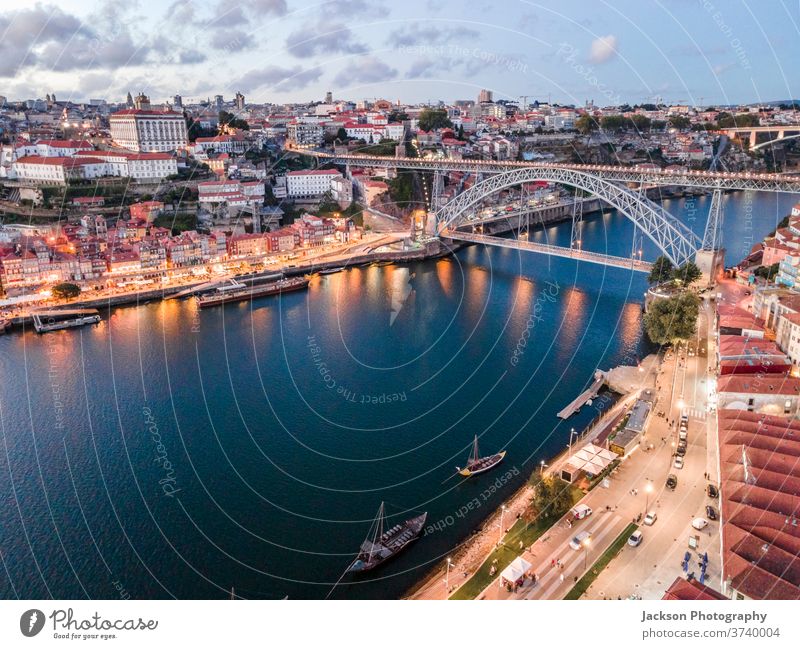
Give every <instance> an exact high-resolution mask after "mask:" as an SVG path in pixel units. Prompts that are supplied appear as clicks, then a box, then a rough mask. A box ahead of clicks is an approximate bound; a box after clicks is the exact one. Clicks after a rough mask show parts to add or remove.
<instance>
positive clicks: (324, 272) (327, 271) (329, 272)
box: [319, 266, 344, 275]
mask: <svg viewBox="0 0 800 649" xmlns="http://www.w3.org/2000/svg"><path fill="white" fill-rule="evenodd" d="M343 270H344V266H339V267H338V268H326V269H325V270H321V271H319V274H320V275H333V274H334V273H341V272H342V271H343Z"/></svg>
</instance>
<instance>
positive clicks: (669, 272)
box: [647, 255, 675, 284]
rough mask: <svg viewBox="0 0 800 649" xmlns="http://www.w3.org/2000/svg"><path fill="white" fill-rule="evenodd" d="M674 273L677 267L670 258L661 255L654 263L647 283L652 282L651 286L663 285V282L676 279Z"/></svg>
mask: <svg viewBox="0 0 800 649" xmlns="http://www.w3.org/2000/svg"><path fill="white" fill-rule="evenodd" d="M674 273H675V267H674V266H673V265H672V262H671V261H670V260H669V257H667V256H665V255H661V256H660V257H659V258H658V259H656V260H655V261H654V262H653V268H652V269H651V270H650V274H649V275H648V276H647V281H648V282H650V284H661V283H662V282H666V281H669V280H671V279H672V278H673V277H674Z"/></svg>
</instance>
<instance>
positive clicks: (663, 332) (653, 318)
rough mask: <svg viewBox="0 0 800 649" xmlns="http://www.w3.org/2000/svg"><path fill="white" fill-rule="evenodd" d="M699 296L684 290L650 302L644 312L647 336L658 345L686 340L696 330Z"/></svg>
mask: <svg viewBox="0 0 800 649" xmlns="http://www.w3.org/2000/svg"><path fill="white" fill-rule="evenodd" d="M699 312H700V298H698V297H697V295H695V294H694V293H691V292H689V291H685V292H683V293H680V294H678V295H674V296H672V297H666V298H659V299H657V300H654V301H653V302H651V303H650V306H648V307H647V313H645V314H644V328H645V331H646V332H647V337H648V338H649V339H650V340H651V341H653V342H654V343H656V344H658V345H666V344H668V343H674V342H677V341H679V340H688V339H689V338H691V337H692V336H694V335H695V333H696V331H697V315H698V313H699Z"/></svg>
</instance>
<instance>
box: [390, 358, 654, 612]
mask: <svg viewBox="0 0 800 649" xmlns="http://www.w3.org/2000/svg"><path fill="white" fill-rule="evenodd" d="M659 361H660V359H659V358H658V357H657V356H655V355H651V356H648V357H647V358H645V359H644V360H643V361H642V363H641V367H645V368H647V369H646V371H645V372H644V373H640V372H639V369H638V367H637V368H631V367H628V366H619V367H616V368H613V369H612V370H610V371H609V372H608V373H607V374H612V373H614V374H616V375H617V376H619V375H625V376H626V377H630V376H636V375H638V376H640V377H641V378H640V385H639V386H633V385H632V382H631V383H628V385H629V387H630V388H631V390H630V391H629V392H627V393H626V394H624V395H622V396H620V397H619V399H618V400H617V402H616V403H615V404H614V405H613V406H612V407H611V408H609V409H608V410H607V411H606V412H605V413H603V415H602V416H601V417H600V418H599V419H597V420H595V421H594V422H592V423H591V424H589V426H587V427H586V429H585V430H584V431H583V432H582V433H581V434H580V436H579V437H578V440H577V441H576V442H575V444H574V446H575V447H578V445H579V444H585V443H589V442H592V443H595V444H598V445H603V443H604V442H605V440H606V438H607V437H608V435H609V434H610V433H611V431H612V430H613V429H614V427H615V426H616V424H617V423H618V422H619V421H620V419H621V418H622V416H623V415H624V413H625V411H626V410H627V409H628V408H629V407H630V406H632V405H633V403H634V401H635V400H636V399H637V398H638V396H639V394H640V391H641V389H642V388H643V387H645V385H647V384H649V383H650V382H652V383H653V384H655V376H656V374H657V373H658V372H659V371H660V363H659ZM629 381H630V379H629ZM606 398H608V397H607V396H606ZM571 452H572V451H571V449H565V450H564V451H562V452H561V453H559V454H558V455H557V456H556V457H555V458H553V459H552V460H551V461H550V463H549V464H548V465H546V466H547V468H546V470H545V473H546V474H551V475H552V474H555V475H557V474H558V472H559V471H560V467H561V465H562V464H563V463H564V462H565V461H566V460H567V459H568V458H569V457H570V454H571ZM538 470H540V469H534V471H538ZM532 497H533V487H532V486H531V484H530V482H529V481H526V482H525V484H524V485H522V486H521V487H520V488H519V489H518V490H517V491H516V492H514V494H513V495H512V496H511V497H510V498H509V499H508V500H507V501H505V502H504V503H503V504H502V505H501V506H500V507H498V508H497V509H496V510H494V511H493V512H491V513H490V514H489V515H488V516H487V517H486V519H485V520H484V522H483V524H482V526H481V530H480V532H478V533H476V534H473V535H472V536H470V537H468V538H467V539H465V540H464V541H463V542H462V543H461V544H460V545H459V547H458V550H456V551H455V552H454V553H453V555H452V556H451V557H449V559H450V560H451V564H450V571H449V574H450V577H449V580H448V581H449V583H448V584H447V588H445V584H444V579H445V577H444V575H445V574H446V572H447V561H446V560H445V561H442V562H439V564H437V565H436V567H435V568H433V569H432V570H430V571H429V572H428V573H427V574H426V575H425V576H424V577H423V578H422V579H420V580H419V582H417V583H416V584H415V585H414V586H413V587H412V588H411V589H409V590H408V591H407V593H406V594H405V595H404V596H403V599H448V598H449V597H450V596H451V595H453V594H454V593H455V592H457V591H458V589H459V588H461V587H462V586H463V585H464V584H465V583H466V582H468V581H469V580H470V579H471V578H472V577H473V575H475V574H476V573H477V572H478V571H479V570H480V568H481V566H483V564H484V563H485V562H486V561H487V560H488V558H489V557H490V556H491V553H492V552H493V551H494V550H495V548H496V547H497V545H498V542H499V541H500V540H501V539H502V538H503V537H504V536H505V535H506V533H507V532H509V531H510V530H511V529H512V528H513V527H514V525H515V523H516V522H517V521H518V520H519V519H521V518H522V516H523V514H524V512H525V510H526V509H527V507H528V504H529V503H530V500H531V498H532ZM501 520H502V522H503V525H502V527H503V529H502V531H501V529H500V528H501ZM545 534H547V530H544V531H543V532H542V535H545ZM524 547H525V544H523V547H521V548H519V550H520V551H522V550H523V549H524ZM512 549H516V548H512Z"/></svg>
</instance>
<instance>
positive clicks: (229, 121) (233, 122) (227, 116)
mask: <svg viewBox="0 0 800 649" xmlns="http://www.w3.org/2000/svg"><path fill="white" fill-rule="evenodd" d="M219 127H220V130H222V128H223V127H227V128H231V129H234V128H239V129H241V130H243V131H249V130H250V125H249V124H248V123H247V122H246V121H244V120H243V119H241V118H239V117H236V116H235V115H234V114H233V113H229V112H228V111H227V110H221V111H219Z"/></svg>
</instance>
